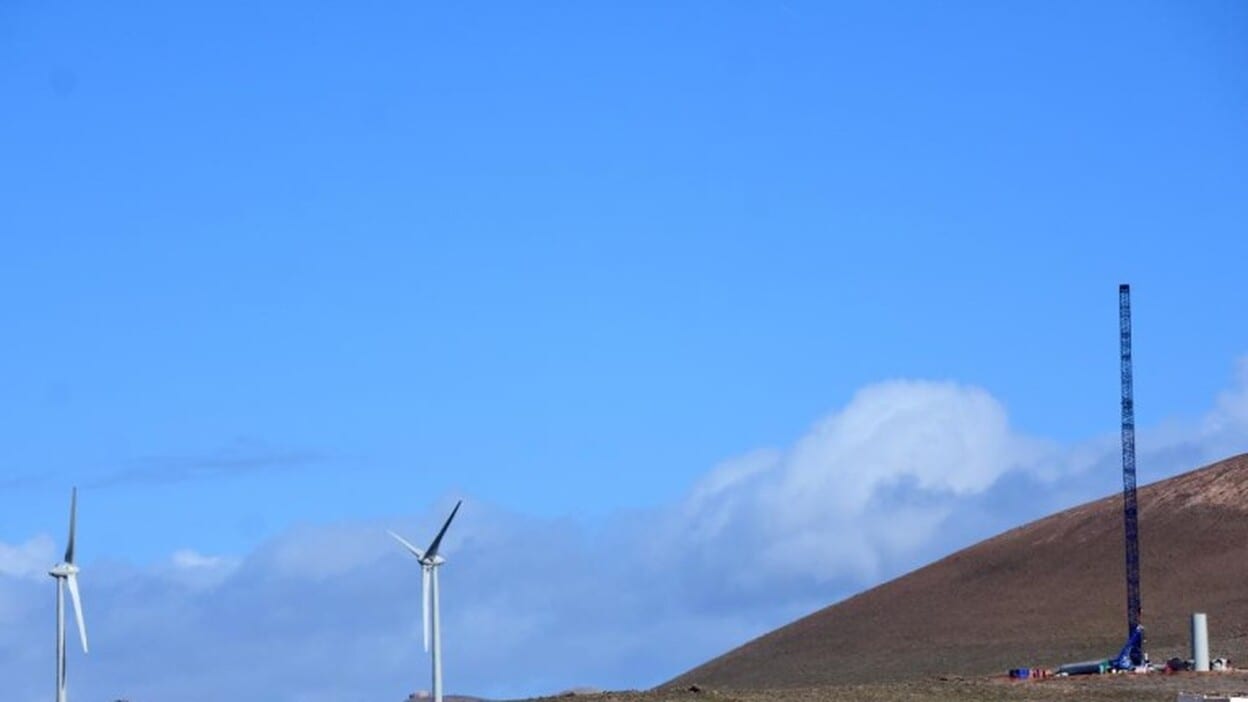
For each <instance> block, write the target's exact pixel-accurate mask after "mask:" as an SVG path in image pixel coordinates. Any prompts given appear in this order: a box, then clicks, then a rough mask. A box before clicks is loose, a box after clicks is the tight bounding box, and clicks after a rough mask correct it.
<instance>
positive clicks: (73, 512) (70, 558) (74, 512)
mask: <svg viewBox="0 0 1248 702" xmlns="http://www.w3.org/2000/svg"><path fill="white" fill-rule="evenodd" d="M77 516H78V488H76V487H75V488H74V489H73V492H71V493H70V498H69V543H67V544H66V545H65V562H66V563H73V562H74V531H75V529H74V522H76V521H77Z"/></svg>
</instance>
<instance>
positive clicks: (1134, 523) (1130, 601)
mask: <svg viewBox="0 0 1248 702" xmlns="http://www.w3.org/2000/svg"><path fill="white" fill-rule="evenodd" d="M1118 329H1119V342H1120V343H1119V349H1120V353H1121V360H1122V526H1123V534H1124V536H1125V539H1126V566H1127V645H1126V647H1124V649H1123V654H1121V655H1120V656H1119V658H1120V659H1122V656H1123V655H1125V656H1126V659H1122V660H1126V661H1129V662H1130V664H1131V667H1135V666H1138V665H1140V664H1142V663H1143V662H1144V650H1143V646H1144V637H1143V628H1142V627H1141V626H1140V524H1139V520H1140V514H1139V503H1138V502H1137V501H1136V494H1135V400H1134V398H1133V396H1132V383H1133V381H1132V368H1131V286H1130V285H1126V284H1123V285H1119V286H1118ZM1137 633H1138V634H1139V635H1138V636H1137ZM1116 667H1117V666H1116ZM1123 667H1126V666H1123Z"/></svg>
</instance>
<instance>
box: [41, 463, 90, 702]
mask: <svg viewBox="0 0 1248 702" xmlns="http://www.w3.org/2000/svg"><path fill="white" fill-rule="evenodd" d="M77 513H78V488H74V490H73V492H72V493H71V496H70V498H69V544H68V545H66V546H65V562H63V563H59V564H57V565H55V566H53V567H52V570H49V571H48V575H51V576H52V577H54V578H56V702H66V700H67V699H68V698H69V693H68V692H67V691H66V689H65V586H66V585H68V586H69V598H70V599H71V600H73V601H74V616H75V617H76V618H77V619H78V636H79V637H80V638H81V639H82V652H83V653H86V652H87V627H86V624H84V623H83V621H82V598H81V597H80V596H79V595H78V566H76V565H74V522H75V516H76V515H77Z"/></svg>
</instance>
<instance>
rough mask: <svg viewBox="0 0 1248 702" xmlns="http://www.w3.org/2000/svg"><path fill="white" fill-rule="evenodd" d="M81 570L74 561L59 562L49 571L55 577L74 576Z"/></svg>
mask: <svg viewBox="0 0 1248 702" xmlns="http://www.w3.org/2000/svg"><path fill="white" fill-rule="evenodd" d="M79 572H81V570H80V569H79V568H78V566H76V565H74V564H73V563H58V564H56V565H54V566H52V569H51V570H49V571H48V575H51V576H52V577H54V578H72V577H73V576H75V575H77V574H78V573H79Z"/></svg>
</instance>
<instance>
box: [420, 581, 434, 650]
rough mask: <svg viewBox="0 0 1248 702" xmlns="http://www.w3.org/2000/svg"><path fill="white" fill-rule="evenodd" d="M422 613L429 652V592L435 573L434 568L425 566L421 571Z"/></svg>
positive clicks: (426, 647) (426, 648)
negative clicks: (431, 579)
mask: <svg viewBox="0 0 1248 702" xmlns="http://www.w3.org/2000/svg"><path fill="white" fill-rule="evenodd" d="M420 570H421V574H420V576H421V577H420V580H421V583H420V611H421V614H422V615H423V618H424V620H425V650H426V651H428V650H429V598H430V597H431V596H432V592H431V591H430V590H429V576H430V574H431V573H432V572H433V568H430V567H429V566H425V567H423V568H421V569H420Z"/></svg>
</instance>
